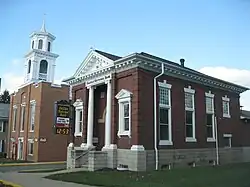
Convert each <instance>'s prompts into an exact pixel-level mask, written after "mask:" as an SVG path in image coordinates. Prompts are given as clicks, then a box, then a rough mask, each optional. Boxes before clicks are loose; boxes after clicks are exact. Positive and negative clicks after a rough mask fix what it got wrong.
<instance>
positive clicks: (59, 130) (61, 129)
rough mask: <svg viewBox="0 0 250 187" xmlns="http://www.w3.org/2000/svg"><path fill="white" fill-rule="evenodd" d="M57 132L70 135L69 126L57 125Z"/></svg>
mask: <svg viewBox="0 0 250 187" xmlns="http://www.w3.org/2000/svg"><path fill="white" fill-rule="evenodd" d="M56 134H62V135H69V128H67V127H66V128H63V127H61V128H59V127H57V128H56Z"/></svg>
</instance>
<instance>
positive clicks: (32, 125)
mask: <svg viewBox="0 0 250 187" xmlns="http://www.w3.org/2000/svg"><path fill="white" fill-rule="evenodd" d="M35 113H36V102H35V101H34V100H33V101H30V132H33V131H34V129H35Z"/></svg>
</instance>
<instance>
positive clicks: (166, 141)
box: [159, 140, 173, 145]
mask: <svg viewBox="0 0 250 187" xmlns="http://www.w3.org/2000/svg"><path fill="white" fill-rule="evenodd" d="M159 145H173V142H172V141H169V140H160V142H159Z"/></svg>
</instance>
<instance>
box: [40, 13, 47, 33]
mask: <svg viewBox="0 0 250 187" xmlns="http://www.w3.org/2000/svg"><path fill="white" fill-rule="evenodd" d="M45 16H46V14H43V24H42V28H41V32H46V28H45Z"/></svg>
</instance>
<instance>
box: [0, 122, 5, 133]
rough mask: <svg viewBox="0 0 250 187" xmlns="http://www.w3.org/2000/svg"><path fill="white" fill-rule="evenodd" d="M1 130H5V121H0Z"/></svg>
mask: <svg viewBox="0 0 250 187" xmlns="http://www.w3.org/2000/svg"><path fill="white" fill-rule="evenodd" d="M0 132H4V121H0Z"/></svg>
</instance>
